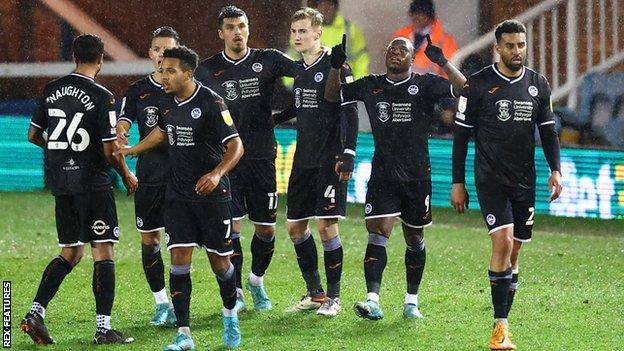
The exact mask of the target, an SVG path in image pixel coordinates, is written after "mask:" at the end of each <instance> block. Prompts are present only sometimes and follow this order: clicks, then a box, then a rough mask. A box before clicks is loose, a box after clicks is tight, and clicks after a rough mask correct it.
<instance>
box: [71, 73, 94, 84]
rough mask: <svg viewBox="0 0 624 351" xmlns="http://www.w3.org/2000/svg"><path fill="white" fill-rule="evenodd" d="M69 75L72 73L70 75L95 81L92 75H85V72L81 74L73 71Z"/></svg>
mask: <svg viewBox="0 0 624 351" xmlns="http://www.w3.org/2000/svg"><path fill="white" fill-rule="evenodd" d="M69 75H70V76H76V77H80V78H84V79H87V80H90V81H92V82H95V80H94V79H93V78H91V77H89V76H85V75H84V74H80V73H76V72H72V73H70V74H69Z"/></svg>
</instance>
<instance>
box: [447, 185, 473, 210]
mask: <svg viewBox="0 0 624 351" xmlns="http://www.w3.org/2000/svg"><path fill="white" fill-rule="evenodd" d="M469 201H470V200H469V199H468V191H466V185H464V183H455V184H453V188H452V190H451V206H453V208H454V209H455V210H456V211H457V212H459V213H464V211H465V210H466V209H467V208H468V203H469Z"/></svg>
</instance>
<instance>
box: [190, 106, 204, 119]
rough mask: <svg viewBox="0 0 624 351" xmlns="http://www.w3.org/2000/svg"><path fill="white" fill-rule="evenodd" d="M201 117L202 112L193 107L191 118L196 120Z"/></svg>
mask: <svg viewBox="0 0 624 351" xmlns="http://www.w3.org/2000/svg"><path fill="white" fill-rule="evenodd" d="M201 115H202V111H201V109H200V108H199V107H195V108H194V109H193V110H191V117H193V118H194V119H198V118H199V117H201Z"/></svg>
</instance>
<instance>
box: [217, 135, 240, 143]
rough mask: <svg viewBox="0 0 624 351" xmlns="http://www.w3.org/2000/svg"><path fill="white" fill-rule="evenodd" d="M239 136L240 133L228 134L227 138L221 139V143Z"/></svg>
mask: <svg viewBox="0 0 624 351" xmlns="http://www.w3.org/2000/svg"><path fill="white" fill-rule="evenodd" d="M237 136H238V133H234V134H232V135H228V136H226V137H225V138H223V140H221V144H225V142H226V141H228V140H230V139H232V138H236V137H237Z"/></svg>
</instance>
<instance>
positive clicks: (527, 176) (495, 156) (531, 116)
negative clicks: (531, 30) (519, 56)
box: [455, 64, 555, 188]
mask: <svg viewBox="0 0 624 351" xmlns="http://www.w3.org/2000/svg"><path fill="white" fill-rule="evenodd" d="M554 123H555V120H554V115H553V113H552V107H551V104H550V86H549V85H548V81H547V80H546V78H545V77H544V76H542V75H540V74H538V73H536V72H535V71H533V70H531V69H529V68H526V67H523V69H522V73H521V75H520V76H519V77H517V78H510V77H506V76H504V75H503V74H502V73H500V72H499V71H498V69H497V68H496V64H494V65H491V66H488V67H486V68H484V69H482V70H481V71H479V72H477V73H475V74H474V75H472V76H471V77H470V78H469V79H468V81H467V83H466V86H465V87H464V90H463V92H462V96H461V97H460V99H459V103H458V111H457V115H456V116H455V124H456V125H457V126H458V127H463V128H470V129H473V130H474V133H475V143H476V151H475V153H476V155H475V179H476V181H477V182H479V183H482V182H490V181H497V182H499V183H502V184H505V185H509V186H522V187H527V188H532V187H534V186H535V160H534V158H535V126H536V125H546V124H554Z"/></svg>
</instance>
